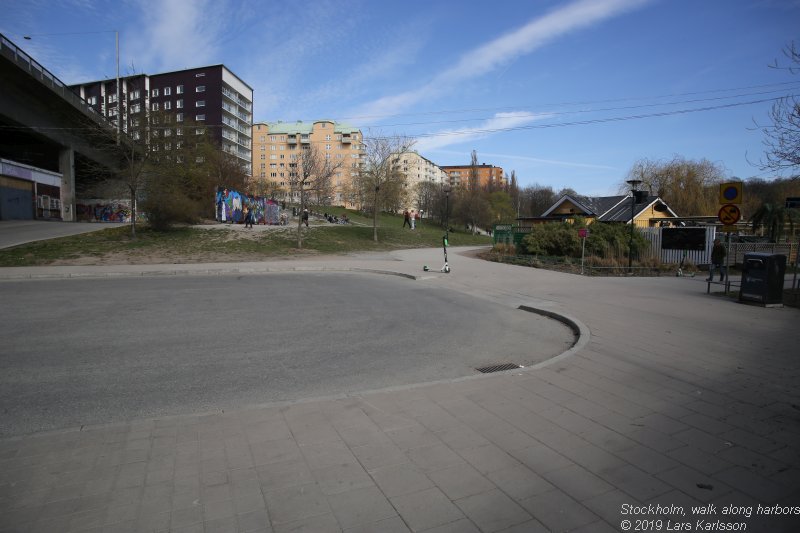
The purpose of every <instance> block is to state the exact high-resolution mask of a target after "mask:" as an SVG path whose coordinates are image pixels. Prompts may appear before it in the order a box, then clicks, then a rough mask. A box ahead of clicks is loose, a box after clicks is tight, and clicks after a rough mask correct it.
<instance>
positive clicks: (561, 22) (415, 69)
mask: <svg viewBox="0 0 800 533" xmlns="http://www.w3.org/2000/svg"><path fill="white" fill-rule="evenodd" d="M115 31H116V32H119V48H120V71H121V74H122V75H128V74H139V73H146V74H158V73H161V72H170V71H174V70H181V69H185V68H194V67H201V66H206V65H216V64H224V65H225V66H226V67H228V68H229V69H230V70H231V71H232V72H233V73H235V74H236V75H237V76H238V77H239V78H241V79H242V80H243V81H244V82H245V83H247V84H248V85H249V86H250V87H252V88H253V90H254V99H253V100H254V101H253V109H254V113H253V119H254V121H255V122H273V121H277V120H283V121H295V120H305V121H314V120H320V119H333V120H336V121H341V122H346V123H348V124H351V125H354V126H357V127H359V128H360V129H361V130H362V132H363V133H364V134H365V135H367V136H369V135H372V136H393V135H398V136H403V137H408V138H413V139H415V140H416V142H415V145H414V149H416V150H417V151H418V152H419V153H420V154H421V155H423V156H424V157H426V158H428V159H429V160H431V161H433V162H434V163H436V164H438V165H467V164H469V162H470V158H471V153H472V151H473V150H474V151H475V152H476V153H477V155H478V161H479V162H480V163H485V164H490V165H495V166H500V167H502V168H503V169H504V170H505V172H506V173H509V174H510V173H511V171H514V172H515V175H516V177H517V181H518V183H519V185H520V186H522V187H525V186H529V185H539V186H549V187H552V188H553V189H554V190H555V191H556V192H557V191H559V190H561V189H563V188H571V189H573V190H575V191H577V192H578V193H580V194H584V195H588V196H602V195H612V194H616V193H618V192H620V187H625V185H624V181H625V179H626V176H627V173H628V172H629V170H630V169H631V167H632V166H633V165H634V163H635V162H636V161H639V160H641V159H644V158H647V159H650V160H656V161H661V160H663V161H667V160H670V159H672V158H673V157H676V156H678V157H683V158H686V159H690V160H700V159H707V160H709V161H711V162H713V163H715V164H717V165H718V166H719V167H720V168H722V169H723V171H724V176H723V177H725V178H730V179H731V180H733V179H747V178H750V177H760V178H763V179H772V178H774V177H777V176H776V175H775V174H773V173H769V172H764V171H762V170H760V169H759V167H758V161H759V160H760V159H762V158H763V152H764V147H763V144H762V142H763V134H762V133H761V131H760V130H759V127H758V126H759V125H767V124H769V122H768V113H769V109H770V108H771V106H772V104H773V102H774V99H776V98H780V97H783V96H787V95H796V94H800V75H798V74H794V75H793V74H791V73H789V72H788V71H787V70H786V69H776V68H770V65H773V64H774V63H775V61H776V60H777V61H778V62H779V63H784V64H785V61H783V60H784V59H785V58H784V56H783V54H782V50H783V49H784V48H785V47H786V46H787V45H788V44H789V43H791V42H792V41H793V40H794V41H796V42H797V44H798V45H800V0H564V1H556V0H495V1H493V2H486V1H480V2H478V1H475V0H406V1H404V2H402V3H399V2H387V1H382V0H347V1H345V2H343V1H341V0H337V1H328V0H307V1H305V2H286V1H283V2H281V1H267V0H259V1H256V0H157V1H153V0H24V1H22V0H0V33H2V34H3V35H5V37H6V38H7V39H10V40H11V41H12V42H14V43H15V44H16V45H17V46H19V47H20V48H22V49H23V50H24V51H25V52H27V53H28V54H29V55H31V56H32V57H33V58H34V59H36V60H37V61H38V62H39V63H41V64H42V65H43V66H44V67H45V68H46V69H48V70H50V71H51V72H52V73H53V74H55V75H56V76H57V77H58V78H60V79H61V80H62V81H64V82H65V83H67V84H76V83H80V82H85V81H93V80H98V79H104V78H113V77H115V75H116V54H115V33H114V32H115ZM26 35H27V36H29V37H30V39H25V38H24V37H25V36H26Z"/></svg>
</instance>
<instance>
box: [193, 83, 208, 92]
mask: <svg viewBox="0 0 800 533" xmlns="http://www.w3.org/2000/svg"><path fill="white" fill-rule="evenodd" d="M194 92H196V93H204V92H206V86H205V85H198V86H197V87H195V89H194Z"/></svg>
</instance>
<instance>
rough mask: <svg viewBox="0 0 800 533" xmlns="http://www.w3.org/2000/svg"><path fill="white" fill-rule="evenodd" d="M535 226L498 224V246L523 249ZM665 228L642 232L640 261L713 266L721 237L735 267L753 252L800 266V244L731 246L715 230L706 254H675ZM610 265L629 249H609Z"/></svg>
mask: <svg viewBox="0 0 800 533" xmlns="http://www.w3.org/2000/svg"><path fill="white" fill-rule="evenodd" d="M531 229H532V226H516V225H514V224H498V225H496V226H495V227H494V229H493V233H492V237H493V241H494V244H503V245H506V246H511V245H513V246H519V245H520V244H521V243H522V239H523V238H524V237H525V236H526V235H527V234H528V233H530V232H531ZM662 229H663V228H638V230H639V231H640V232H641V233H642V235H643V236H644V237H645V238H646V239H647V240H648V242H649V243H650V246H649V247H648V248H647V249H646V250H644V251H642V252H641V253H640V254H639V255H638V256H637V257H634V259H635V260H637V261H643V262H648V263H662V264H667V265H679V264H680V263H681V261H688V262H690V263H691V264H694V265H708V264H710V263H711V249H712V248H713V246H714V239H715V238H717V237H720V238H721V240H722V242H723V244H725V245H726V246H729V254H728V256H729V261H730V264H731V265H741V264H742V262H743V261H744V254H746V253H749V252H763V253H775V254H783V255H785V256H786V263H787V264H797V261H798V252H799V251H800V250H798V248H800V246H798V242H797V241H796V240H795V241H794V242H789V243H777V244H776V243H754V242H732V243H730V244H729V245H728V244H727V243H726V241H725V236H724V235H721V234H718V233H717V232H716V228H715V227H714V226H708V227H707V228H706V235H705V239H704V240H705V243H704V246H703V249H702V250H672V249H665V248H663V247H662V246H661V233H662ZM601 255H602V256H603V257H604V258H605V259H607V260H608V261H609V262H614V261H616V262H622V261H623V260H624V261H627V257H628V248H627V246H623V247H617V248H614V247H611V246H609V247H607V249H606V250H604V252H603V253H602V254H601Z"/></svg>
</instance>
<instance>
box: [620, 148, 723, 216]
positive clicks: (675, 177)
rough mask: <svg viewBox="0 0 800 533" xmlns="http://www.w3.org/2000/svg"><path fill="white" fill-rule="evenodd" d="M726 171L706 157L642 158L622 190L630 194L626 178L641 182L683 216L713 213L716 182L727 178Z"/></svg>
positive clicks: (629, 172) (715, 198)
mask: <svg viewBox="0 0 800 533" xmlns="http://www.w3.org/2000/svg"><path fill="white" fill-rule="evenodd" d="M724 175H725V171H724V169H722V168H721V167H720V166H719V165H716V164H714V163H712V162H711V161H709V160H707V159H701V160H699V161H692V160H688V159H685V158H683V157H680V156H675V157H674V158H672V160H671V161H666V162H664V161H653V160H650V159H641V160H639V161H637V162H636V163H634V165H633V167H631V170H629V171H628V175H627V176H626V177H625V179H624V180H623V181H621V182H620V184H619V192H620V193H624V194H627V193H628V192H629V191H630V185H629V184H627V183H625V181H626V180H631V179H637V180H641V181H642V185H641V186H640V187H639V189H640V190H649V191H650V194H653V195H656V196H659V197H661V199H662V200H664V201H665V202H666V203H667V205H669V206H670V207H671V208H672V209H673V210H674V211H675V212H676V213H679V214H681V215H683V216H692V215H712V214H714V213H715V212H716V210H717V207H718V206H717V189H716V185H718V184H719V183H721V182H722V181H723V180H724Z"/></svg>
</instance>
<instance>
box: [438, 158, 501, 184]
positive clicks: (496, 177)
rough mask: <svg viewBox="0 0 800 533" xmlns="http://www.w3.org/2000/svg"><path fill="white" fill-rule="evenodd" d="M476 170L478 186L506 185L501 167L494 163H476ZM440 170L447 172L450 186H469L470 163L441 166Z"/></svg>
mask: <svg viewBox="0 0 800 533" xmlns="http://www.w3.org/2000/svg"><path fill="white" fill-rule="evenodd" d="M475 168H476V169H477V171H478V182H479V187H487V186H488V185H489V184H490V183H491V184H492V186H493V187H495V188H501V187H505V186H506V185H508V181H507V180H506V178H505V177H504V175H503V168H502V167H496V166H494V165H487V164H486V163H481V164H480V165H476V166H475ZM442 170H444V171H445V172H446V173H447V176H448V178H449V180H450V185H451V186H452V187H458V186H461V185H463V186H464V187H469V179H470V173H471V172H472V165H463V166H449V165H448V166H443V167H442Z"/></svg>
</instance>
